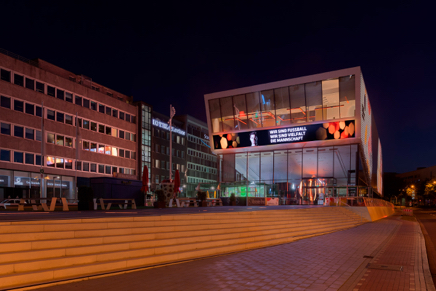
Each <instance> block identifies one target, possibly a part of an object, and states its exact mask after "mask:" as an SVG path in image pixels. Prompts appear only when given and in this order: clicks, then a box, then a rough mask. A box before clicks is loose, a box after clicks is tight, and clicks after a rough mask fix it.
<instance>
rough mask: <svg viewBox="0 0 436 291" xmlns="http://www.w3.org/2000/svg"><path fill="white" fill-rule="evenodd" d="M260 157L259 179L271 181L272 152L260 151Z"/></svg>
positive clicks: (272, 170)
mask: <svg viewBox="0 0 436 291" xmlns="http://www.w3.org/2000/svg"><path fill="white" fill-rule="evenodd" d="M260 159H261V161H260V169H261V171H260V179H261V180H262V181H272V180H273V174H274V162H273V159H274V155H273V152H262V153H261V155H260Z"/></svg>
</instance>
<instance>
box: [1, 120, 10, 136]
mask: <svg viewBox="0 0 436 291" xmlns="http://www.w3.org/2000/svg"><path fill="white" fill-rule="evenodd" d="M1 133H2V134H7V135H11V125H10V124H7V123H2V124H1Z"/></svg>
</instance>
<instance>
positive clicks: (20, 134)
mask: <svg viewBox="0 0 436 291" xmlns="http://www.w3.org/2000/svg"><path fill="white" fill-rule="evenodd" d="M14 136H16V137H23V136H24V128H23V127H22V126H17V125H14Z"/></svg>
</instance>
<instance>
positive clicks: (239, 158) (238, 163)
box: [235, 153, 247, 181]
mask: <svg viewBox="0 0 436 291" xmlns="http://www.w3.org/2000/svg"><path fill="white" fill-rule="evenodd" d="M235 169H236V181H245V180H247V154H246V153H243V154H235Z"/></svg>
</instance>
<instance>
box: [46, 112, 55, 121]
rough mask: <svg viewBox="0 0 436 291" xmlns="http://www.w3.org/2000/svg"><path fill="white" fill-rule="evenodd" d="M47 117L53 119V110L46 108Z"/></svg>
mask: <svg viewBox="0 0 436 291" xmlns="http://www.w3.org/2000/svg"><path fill="white" fill-rule="evenodd" d="M47 119H49V120H55V112H54V111H53V110H50V109H47Z"/></svg>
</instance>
